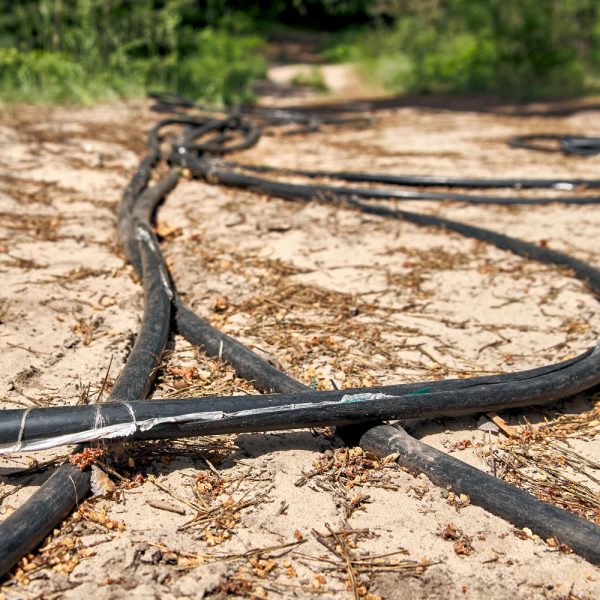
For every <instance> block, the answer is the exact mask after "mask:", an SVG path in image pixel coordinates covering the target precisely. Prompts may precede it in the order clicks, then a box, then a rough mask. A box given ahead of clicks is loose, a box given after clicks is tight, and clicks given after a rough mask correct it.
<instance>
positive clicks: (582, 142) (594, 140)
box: [508, 133, 600, 156]
mask: <svg viewBox="0 0 600 600" xmlns="http://www.w3.org/2000/svg"><path fill="white" fill-rule="evenodd" d="M508 143H509V144H510V145H511V146H513V148H525V149H527V150H537V151H538V152H562V153H563V154H575V155H577V156H594V155H596V154H600V137H591V136H587V135H561V134H557V133H534V134H531V135H518V136H515V137H513V138H511V139H510V140H509V141H508Z"/></svg>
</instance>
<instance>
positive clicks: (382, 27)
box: [0, 0, 600, 105]
mask: <svg viewBox="0 0 600 600" xmlns="http://www.w3.org/2000/svg"><path fill="white" fill-rule="evenodd" d="M297 29H302V30H310V31H313V32H321V33H322V36H321V37H320V38H319V39H321V40H322V43H321V47H320V48H319V50H320V52H321V56H322V58H323V60H324V61H329V62H352V63H355V64H356V65H358V68H359V69H360V70H361V72H362V73H364V76H365V78H366V79H370V80H371V81H372V82H373V84H375V85H377V86H378V87H381V86H383V87H385V88H386V89H387V90H389V91H390V92H393V93H406V92H414V93H428V94H431V93H440V92H442V93H492V94H499V95H502V96H504V97H513V98H539V97H548V96H558V95H562V96H564V95H572V94H581V93H584V92H589V91H594V90H596V89H597V84H598V82H599V81H600V78H599V74H600V2H598V0H485V1H481V2H475V1H472V0H471V1H470V0H290V1H287V2H286V1H283V0H274V1H271V2H258V1H256V0H255V1H250V0H221V1H217V0H38V1H33V0H21V1H19V2H14V1H10V0H0V99H3V100H5V101H17V102H20V101H26V102H76V103H82V102H83V103H85V102H92V101H96V100H111V99H114V98H117V97H136V96H142V95H144V94H145V93H146V91H147V90H149V89H161V90H169V91H173V92H178V93H181V94H185V95H188V96H190V97H192V98H194V99H196V100H202V101H204V102H211V103H214V104H221V105H231V104H235V103H239V102H247V101H251V100H252V98H253V84H254V83H255V82H256V81H257V80H259V79H261V78H264V76H265V73H266V61H265V58H264V52H263V50H264V48H265V46H266V45H267V44H268V43H269V40H270V39H272V37H273V36H274V35H276V36H277V37H278V38H279V39H282V38H285V36H286V32H287V33H289V32H292V31H294V30H297Z"/></svg>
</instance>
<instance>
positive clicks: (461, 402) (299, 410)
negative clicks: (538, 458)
mask: <svg viewBox="0 0 600 600" xmlns="http://www.w3.org/2000/svg"><path fill="white" fill-rule="evenodd" d="M233 360H234V361H235V362H236V365H237V362H238V361H237V357H234V359H233ZM236 370H237V369H236ZM238 374H239V373H238ZM246 375H247V376H248V377H250V378H252V377H253V375H254V373H252V372H249V371H246ZM278 379H279V378H278ZM480 380H483V382H481V381H480ZM292 381H293V380H292ZM598 383H600V347H598V348H596V349H595V350H593V351H587V352H585V353H584V354H582V355H581V356H579V357H577V358H575V359H571V360H569V361H566V362H564V363H562V364H558V365H554V369H552V370H551V369H549V368H541V369H532V370H530V371H524V372H521V373H516V374H504V375H498V376H496V377H495V379H492V378H488V377H482V378H472V379H467V380H450V381H449V382H448V381H431V382H420V383H419V384H401V385H389V386H381V387H377V388H376V393H375V394H374V388H355V389H345V390H332V391H327V392H315V391H313V390H309V389H307V388H306V387H305V386H303V385H302V384H299V383H298V382H294V383H293V387H294V392H293V393H289V392H288V393H280V394H273V395H263V396H253V395H251V396H230V397H223V396H212V397H203V398H185V399H173V400H158V399H155V400H151V401H131V402H128V404H127V405H126V406H124V405H123V404H120V403H118V402H116V403H104V404H102V405H97V406H63V407H52V408H38V409H30V410H23V409H12V410H7V411H5V413H6V414H5V415H4V418H3V420H2V422H0V444H7V443H8V444H11V443H16V442H17V439H16V436H17V435H18V440H19V441H21V442H22V443H23V444H26V443H29V442H34V441H40V440H46V439H51V438H52V436H62V435H69V434H75V433H80V432H85V431H90V432H93V431H94V429H95V428H97V427H99V426H100V424H101V425H102V426H103V427H110V426H114V425H123V424H131V423H132V422H133V423H138V424H141V423H144V422H145V421H149V420H152V419H158V418H160V419H168V418H181V417H186V420H185V421H183V422H182V423H177V424H169V423H166V424H163V425H160V426H158V427H153V428H152V429H149V430H147V431H139V430H138V431H137V432H136V433H135V434H134V435H135V437H137V438H143V439H149V438H153V437H154V438H164V437H186V436H188V435H213V434H220V433H240V432H251V431H269V430H276V429H296V428H300V427H316V426H328V425H349V424H353V423H356V422H365V421H374V420H392V419H411V418H417V417H422V418H426V417H441V416H445V417H451V416H460V415H467V414H473V413H481V412H489V411H497V410H503V409H508V408H516V407H519V406H530V405H535V404H541V403H547V402H551V401H556V400H559V399H562V398H566V397H569V396H573V395H574V394H576V393H578V392H580V391H583V390H586V389H589V388H590V387H592V386H594V385H596V384H598ZM269 384H270V385H271V386H273V380H272V379H270V380H269ZM452 384H453V385H452ZM284 385H287V386H289V384H288V382H287V381H286V380H284ZM452 388H453V389H452ZM298 392H301V393H298ZM378 396H382V397H378ZM138 397H142V396H141V395H140V396H138ZM187 415H193V416H189V417H187Z"/></svg>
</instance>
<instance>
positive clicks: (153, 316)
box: [0, 225, 171, 576]
mask: <svg viewBox="0 0 600 600" xmlns="http://www.w3.org/2000/svg"><path fill="white" fill-rule="evenodd" d="M149 234H151V232H149V231H148V230H146V229H144V228H143V226H141V225H140V232H139V240H140V253H141V257H142V264H143V268H144V296H145V308H144V316H143V319H142V325H141V328H140V333H139V334H138V337H137V340H136V343H135V345H134V347H133V349H132V351H131V354H130V356H129V359H128V360H127V363H126V364H125V367H124V368H123V370H122V371H121V374H120V375H119V377H118V379H117V381H116V382H115V385H114V386H113V389H112V391H111V394H110V398H109V400H112V401H117V402H120V403H121V405H122V406H124V407H125V408H127V406H128V405H129V404H128V403H129V402H130V401H132V400H135V399H138V398H143V397H145V396H146V395H147V394H148V391H149V389H150V386H151V384H152V380H153V379H154V376H155V375H156V367H157V366H158V365H159V363H160V356H161V355H162V352H163V350H164V348H165V345H166V342H167V336H168V332H169V313H170V307H171V298H170V296H169V294H168V291H167V290H166V289H165V286H164V285H163V282H162V281H161V278H160V269H161V266H162V265H161V258H160V253H157V247H156V246H155V245H154V244H155V242H154V241H152V238H151V237H150V238H149V237H147V236H148V235H149ZM89 487H90V472H89V471H80V470H79V469H78V468H77V467H76V466H74V465H72V464H71V463H70V462H69V461H67V462H65V463H64V464H63V465H62V466H60V467H59V468H58V469H57V470H56V471H55V472H54V474H53V475H52V476H51V477H50V478H49V479H48V480H47V481H46V482H44V484H43V485H42V486H40V488H39V489H38V490H36V491H35V492H34V494H33V495H32V496H31V498H29V499H28V500H27V501H26V502H25V503H24V504H23V505H22V506H20V507H19V508H18V509H17V510H15V511H14V512H13V513H12V514H10V515H9V516H8V517H7V518H6V519H5V520H4V521H2V523H0V576H2V575H4V574H5V573H6V572H7V571H8V570H9V569H10V568H12V566H13V565H14V564H15V563H16V562H17V561H18V560H19V559H20V558H21V557H22V556H24V555H25V554H27V553H29V552H31V550H33V549H34V548H35V547H36V546H37V545H38V544H39V543H40V542H41V541H42V540H43V539H44V538H45V537H46V536H47V535H48V534H49V533H50V532H51V531H52V529H53V528H54V527H55V526H56V525H57V524H58V523H59V522H60V521H61V520H62V519H64V518H65V517H66V516H68V515H69V514H70V513H71V512H72V510H73V508H74V507H75V506H76V505H77V503H78V502H79V501H80V500H81V499H83V498H84V497H85V496H86V495H87V493H88V491H89Z"/></svg>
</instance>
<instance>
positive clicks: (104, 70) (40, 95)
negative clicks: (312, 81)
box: [0, 0, 265, 104]
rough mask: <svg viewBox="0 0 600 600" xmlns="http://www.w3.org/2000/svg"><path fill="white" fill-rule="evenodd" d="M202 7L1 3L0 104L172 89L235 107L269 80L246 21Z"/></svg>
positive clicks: (170, 1)
mask: <svg viewBox="0 0 600 600" xmlns="http://www.w3.org/2000/svg"><path fill="white" fill-rule="evenodd" d="M199 13H200V11H199V5H198V2H197V1H196V0H162V1H159V0H136V1H132V0H40V1H32V0H25V1H23V2H16V3H13V2H7V1H3V0H0V98H3V99H6V100H12V101H27V102H35V101H39V102H65V101H66V102H76V103H82V102H83V103H85V102H91V101H93V100H99V99H112V98H114V97H115V96H140V95H143V94H144V93H145V91H146V90H148V89H166V90H169V91H173V92H178V93H182V94H187V95H189V96H191V97H192V98H194V99H197V100H202V101H209V102H214V103H219V104H233V103H236V102H240V101H246V100H249V99H250V98H251V97H252V87H251V86H252V82H253V81H254V80H256V78H258V77H260V76H262V75H263V74H264V72H265V64H264V61H263V59H262V58H261V57H260V55H259V54H258V52H257V49H258V47H259V46H260V40H259V39H257V38H256V37H253V36H249V35H247V34H245V33H244V31H245V30H247V27H248V23H247V21H245V20H244V18H243V16H239V15H238V16H237V17H236V16H235V15H228V17H227V18H223V20H222V26H221V27H220V28H218V29H216V28H211V27H208V26H207V25H206V23H205V22H203V21H202V20H201V19H199V16H200V15H199Z"/></svg>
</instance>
